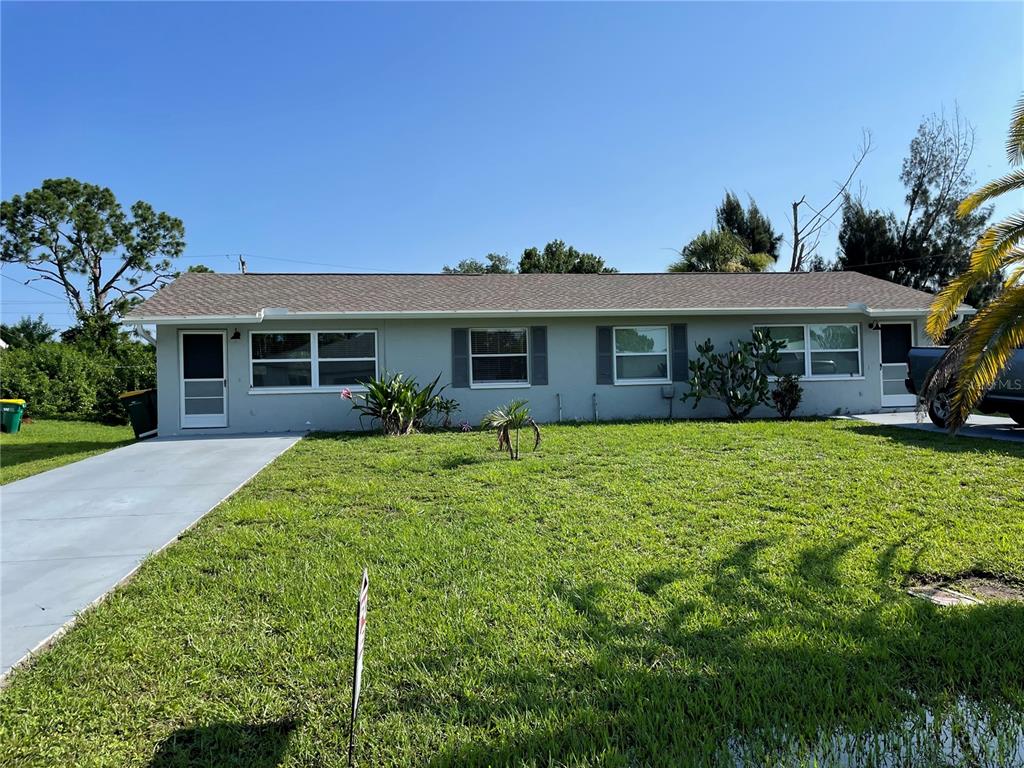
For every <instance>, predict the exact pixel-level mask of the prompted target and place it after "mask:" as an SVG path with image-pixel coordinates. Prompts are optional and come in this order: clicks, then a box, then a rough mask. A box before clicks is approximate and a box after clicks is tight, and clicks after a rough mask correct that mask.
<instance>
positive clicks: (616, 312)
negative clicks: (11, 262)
mask: <svg viewBox="0 0 1024 768" xmlns="http://www.w3.org/2000/svg"><path fill="white" fill-rule="evenodd" d="M971 313H973V310H971ZM681 314H682V315H689V316H714V315H773V314H778V315H787V314H790V315H802V314H818V315H838V314H847V315H848V314H863V315H866V316H867V317H893V316H900V317H907V316H914V317H921V316H924V315H927V314H928V310H927V309H922V308H920V307H903V308H889V309H874V308H872V307H868V306H866V305H847V306H844V307H643V308H637V307H632V308H630V307H626V308H621V309H607V308H596V307H591V308H584V309H547V310H545V309H493V310H480V309H472V310H454V311H453V310H444V311H403V312H291V311H288V310H281V309H275V310H273V311H266V310H260V311H259V312H257V313H256V314H241V315H143V314H133V315H129V316H128V317H125V318H124V322H125V323H129V324H132V325H135V324H139V323H145V324H151V325H171V324H173V325H203V324H208V323H239V324H241V323H245V324H250V323H262V322H263V321H264V320H271V319H273V320H281V319H296V320H362V319H366V320H370V319H376V320H430V319H449V318H472V317H481V318H484V317H508V316H518V317H587V316H603V317H653V316H659V315H681Z"/></svg>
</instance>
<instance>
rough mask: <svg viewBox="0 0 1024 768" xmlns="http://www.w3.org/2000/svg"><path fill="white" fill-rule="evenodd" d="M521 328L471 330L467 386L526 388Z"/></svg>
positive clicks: (526, 366)
mask: <svg viewBox="0 0 1024 768" xmlns="http://www.w3.org/2000/svg"><path fill="white" fill-rule="evenodd" d="M526 335H527V334H526V329H525V328H474V329H471V330H470V332H469V359H470V374H471V376H470V383H471V384H472V385H473V386H503V385H509V384H524V385H525V384H529V383H530V367H529V355H528V346H527V340H526Z"/></svg>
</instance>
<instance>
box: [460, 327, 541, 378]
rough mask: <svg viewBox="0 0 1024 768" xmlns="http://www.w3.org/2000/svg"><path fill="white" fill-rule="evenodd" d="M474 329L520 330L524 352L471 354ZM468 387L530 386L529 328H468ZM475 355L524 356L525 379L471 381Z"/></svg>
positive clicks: (491, 330)
mask: <svg viewBox="0 0 1024 768" xmlns="http://www.w3.org/2000/svg"><path fill="white" fill-rule="evenodd" d="M476 331H490V332H493V331H522V333H523V337H524V338H525V340H526V351H525V352H502V353H490V352H489V353H482V354H473V333H474V332H476ZM468 341H469V388H470V389H529V388H530V374H531V373H532V371H531V370H530V329H529V328H470V329H469V339H468ZM475 357H525V358H526V379H525V380H521V379H517V380H516V381H473V358H475Z"/></svg>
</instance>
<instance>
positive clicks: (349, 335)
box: [316, 331, 377, 387]
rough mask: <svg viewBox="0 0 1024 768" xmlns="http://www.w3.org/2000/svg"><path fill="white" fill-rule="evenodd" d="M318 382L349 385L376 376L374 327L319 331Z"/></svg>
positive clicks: (331, 384) (338, 385) (317, 342)
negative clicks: (366, 329) (368, 329)
mask: <svg viewBox="0 0 1024 768" xmlns="http://www.w3.org/2000/svg"><path fill="white" fill-rule="evenodd" d="M316 336H317V341H316V349H317V374H318V381H317V386H320V387H350V386H353V385H357V384H359V382H365V381H369V380H370V379H375V378H376V377H377V334H376V332H375V331H324V332H321V333H317V335H316Z"/></svg>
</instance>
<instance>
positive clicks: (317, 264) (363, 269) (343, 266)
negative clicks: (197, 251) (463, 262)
mask: <svg viewBox="0 0 1024 768" xmlns="http://www.w3.org/2000/svg"><path fill="white" fill-rule="evenodd" d="M239 256H244V257H245V258H246V259H259V260H261V261H281V262H286V263H288V264H306V265H308V266H312V267H333V268H334V269H351V270H355V271H358V272H374V273H376V272H380V269H379V268H376V267H357V266H355V265H353V264H334V263H331V262H327V261H309V260H308V259H289V258H285V257H284V256H257V255H256V254H253V253H208V254H205V255H199V256H179V257H178V258H180V259H182V260H183V261H208V260H211V259H228V260H229V261H231V262H233V263H234V261H235V259H237V258H238V257H239Z"/></svg>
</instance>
